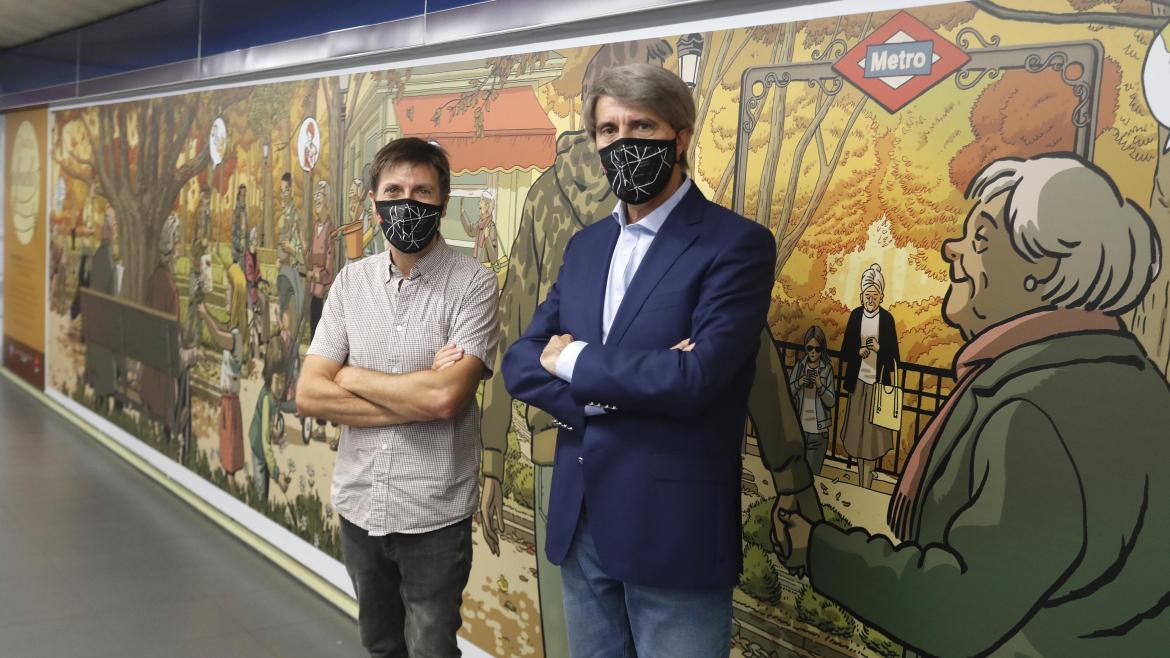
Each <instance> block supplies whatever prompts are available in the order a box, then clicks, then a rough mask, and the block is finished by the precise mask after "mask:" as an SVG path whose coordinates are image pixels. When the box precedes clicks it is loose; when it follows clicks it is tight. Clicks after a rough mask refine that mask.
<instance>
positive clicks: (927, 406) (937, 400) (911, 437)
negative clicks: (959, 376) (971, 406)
mask: <svg viewBox="0 0 1170 658" xmlns="http://www.w3.org/2000/svg"><path fill="white" fill-rule="evenodd" d="M776 350H777V351H778V352H779V353H780V362H781V363H783V364H784V369H785V374H787V373H790V372H791V371H792V369H793V368H794V367H795V366H796V363H797V361H799V360H800V358H801V357H802V356H803V355H804V346H803V345H801V344H800V343H789V342H785V341H776ZM825 357H826V358H828V359H829V363H830V365H831V366H832V368H833V376H834V378H835V379H836V382H835V386H836V389H837V390H836V393H837V404H836V405H835V406H834V407H833V409H832V412H833V426H832V428H831V429H830V430H829V453H828V454H829V456H830V457H834V458H836V459H839V460H841V461H846V462H847V461H849V459H850V457H849V454H848V453H846V452H845V449H844V447H843V446H842V445H841V442H840V441H839V437H840V434H841V430H842V429H843V428H844V426H845V409H846V408H847V407H848V406H849V393H848V391H846V390H844V381H845V367H846V364H845V361H844V360H843V359H842V358H841V352H840V351H838V350H827V351H826V352H825ZM898 373H899V377H898V380H899V381H898V386H899V387H901V388H902V396H903V397H902V412H903V415H902V429H901V430H899V431H897V432H895V434H894V449H893V450H891V451H890V452H889V453H888V454H887V455H886V456H885V458H884V459H882V461H881V464H880V466H879V470H880V471H881V472H883V473H885V474H887V475H890V476H897V475H899V474H901V472H902V468H903V467H904V466H905V464H906V459H907V457H908V456H909V455H910V450H911V449H912V448H913V447H914V444H916V443H917V442H918V439H919V438H920V437H921V436H922V433H923V432H924V431H925V430H926V427H927V425H929V424H930V421H931V420H932V419H933V418H934V416H935V414H936V413H938V410H939V409H940V408H942V405H943V403H944V402H946V399H947V396H948V395H950V393H951V391H952V390H953V389H954V387H955V374H954V372H953V371H951V370H947V369H944V368H934V367H931V366H923V365H918V364H915V363H899V364H898ZM785 386H787V382H786V383H785ZM753 438H754V437H753Z"/></svg>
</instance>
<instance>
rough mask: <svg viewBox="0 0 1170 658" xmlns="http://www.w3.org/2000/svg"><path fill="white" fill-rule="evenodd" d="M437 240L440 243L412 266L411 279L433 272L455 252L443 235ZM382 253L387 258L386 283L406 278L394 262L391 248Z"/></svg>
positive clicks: (385, 264)
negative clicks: (391, 256)
mask: <svg viewBox="0 0 1170 658" xmlns="http://www.w3.org/2000/svg"><path fill="white" fill-rule="evenodd" d="M437 240H438V243H437V244H436V245H435V246H434V247H431V250H430V251H428V252H427V253H426V255H425V256H423V257H422V258H420V259H418V262H416V263H415V264H414V267H412V268H410V277H409V278H410V279H417V278H419V277H424V276H426V275H428V274H430V273H431V272H434V271H435V270H437V269H438V268H439V267H441V266H442V265H443V264H444V263H446V262H447V259H448V258H450V257H451V254H453V253H454V250H452V249H451V247H450V246H448V245H447V242H446V241H445V240H443V238H442V236H439V237H438V238H437ZM382 253H383V255H384V257H385V259H386V260H385V263H384V268H385V269H384V270H383V271H385V272H386V283H390V282H391V281H393V280H394V279H401V278H405V277H403V276H402V271H401V270H399V269H398V266H397V265H395V264H394V260H393V259H391V258H390V249H389V248H387V249H386V251H384V252H382Z"/></svg>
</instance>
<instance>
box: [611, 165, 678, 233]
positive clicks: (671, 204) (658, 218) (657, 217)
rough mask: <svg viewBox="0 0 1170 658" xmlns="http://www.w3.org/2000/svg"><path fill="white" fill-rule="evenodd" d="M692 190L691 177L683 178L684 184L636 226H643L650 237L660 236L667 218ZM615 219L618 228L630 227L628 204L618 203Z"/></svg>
mask: <svg viewBox="0 0 1170 658" xmlns="http://www.w3.org/2000/svg"><path fill="white" fill-rule="evenodd" d="M690 189H691V179H690V177H689V176H683V181H682V184H681V185H679V186H678V189H677V190H675V191H674V194H671V195H670V198H669V199H667V200H666V203H663V204H662V205H661V206H658V207H657V208H655V209H654V210H653V211H651V212H650V214H649V215H646V216H645V217H643V218H642V220H641V221H639V222H638V223H637V224H634V226H641V227H642V228H644V229H645V230H647V231H649V232H650V235H658V231H660V230H661V229H662V225H663V224H665V223H666V218H667V217H670V213H671V212H672V211H673V210H674V209H675V207H676V206H678V204H679V203H681V202H682V200H683V197H684V196H686V194H687V192H688V191H690ZM613 217H614V219H616V220H617V223H618V226H620V227H622V228H626V226H628V225H629V218H628V217H627V216H626V202H625V201H618V204H617V207H616V208H614V209H613Z"/></svg>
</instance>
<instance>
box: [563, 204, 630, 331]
mask: <svg viewBox="0 0 1170 658" xmlns="http://www.w3.org/2000/svg"><path fill="white" fill-rule="evenodd" d="M600 221H602V222H606V224H605V226H606V229H605V231H604V232H602V234H601V235H600V236H599V238H598V240H597V245H598V247H597V253H596V254H595V255H594V256H593V257H595V258H596V264H595V265H594V266H592V267H586V268H585V276H584V277H583V278H584V281H583V282H582V285H581V311H582V313H584V317H585V322H586V325H587V326H588V328H589V333H588V335H585V336H574V338H576V339H578V340H583V341H585V342H587V343H598V344H600V343H601V325H602V315H603V309H604V308H605V288H606V285H607V284H608V283H609V262H610V260H612V259H613V250H614V247H615V246H616V245H617V240H618V235H619V234H620V232H621V228H620V227H619V226H618V223H617V221H616V220H614V218H613V217H612V216H610V217H608V218H605V219H602V220H600ZM564 292H565V291H562V294H563V293H564Z"/></svg>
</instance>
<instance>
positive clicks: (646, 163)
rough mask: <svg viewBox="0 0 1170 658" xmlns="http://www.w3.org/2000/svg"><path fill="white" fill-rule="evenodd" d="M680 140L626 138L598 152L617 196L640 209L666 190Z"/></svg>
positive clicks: (606, 175)
mask: <svg viewBox="0 0 1170 658" xmlns="http://www.w3.org/2000/svg"><path fill="white" fill-rule="evenodd" d="M677 149H678V142H677V141H676V139H673V138H672V139H636V138H633V137H625V138H622V139H619V140H617V141H616V142H614V143H613V144H610V145H609V146H607V147H605V148H603V149H601V150H600V151H598V155H600V156H601V166H602V167H604V168H605V177H606V178H608V179H609V187H610V189H612V190H613V193H614V196H616V197H617V198H619V199H621V200H622V201H625V202H626V203H631V204H634V205H638V204H641V203H646V202H647V201H649V200H650V199H653V198H654V197H656V196H658V194H659V193H661V192H662V190H664V189H666V184H667V183H668V182H670V175H671V174H672V173H674V163H675V160H676V155H675V152H676V151H677Z"/></svg>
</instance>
